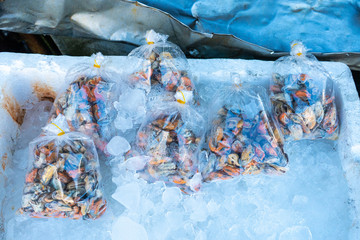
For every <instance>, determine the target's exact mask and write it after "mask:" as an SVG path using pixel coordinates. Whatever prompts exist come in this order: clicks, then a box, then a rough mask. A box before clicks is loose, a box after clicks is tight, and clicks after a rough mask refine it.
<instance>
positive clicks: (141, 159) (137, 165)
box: [125, 156, 151, 171]
mask: <svg viewBox="0 0 360 240" xmlns="http://www.w3.org/2000/svg"><path fill="white" fill-rule="evenodd" d="M150 159H151V158H150V157H148V156H135V157H132V158H129V159H127V160H126V162H125V165H126V168H127V169H129V170H134V171H138V170H141V169H144V167H145V165H146V163H147V162H148V161H150Z"/></svg>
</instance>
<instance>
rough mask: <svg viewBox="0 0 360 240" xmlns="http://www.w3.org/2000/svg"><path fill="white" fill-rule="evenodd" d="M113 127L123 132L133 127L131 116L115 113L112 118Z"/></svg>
mask: <svg viewBox="0 0 360 240" xmlns="http://www.w3.org/2000/svg"><path fill="white" fill-rule="evenodd" d="M114 124H115V127H116V128H117V129H119V130H121V131H122V132H125V131H126V130H128V129H131V128H132V127H133V121H132V119H131V118H126V117H123V116H121V115H120V114H118V115H117V117H116V118H115V120H114Z"/></svg>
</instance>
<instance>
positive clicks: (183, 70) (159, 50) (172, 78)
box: [129, 30, 194, 102]
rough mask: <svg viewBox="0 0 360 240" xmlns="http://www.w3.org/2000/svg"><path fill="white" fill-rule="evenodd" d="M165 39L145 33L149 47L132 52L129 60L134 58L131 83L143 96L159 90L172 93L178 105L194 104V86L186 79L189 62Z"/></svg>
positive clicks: (188, 77)
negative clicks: (145, 93)
mask: <svg viewBox="0 0 360 240" xmlns="http://www.w3.org/2000/svg"><path fill="white" fill-rule="evenodd" d="M167 38H168V36H166V35H161V34H158V33H156V32H154V31H153V30H150V31H148V32H147V33H146V41H147V43H148V44H146V45H142V46H140V47H138V48H136V49H134V50H133V51H132V52H131V53H130V54H129V56H130V57H131V58H135V59H136V61H137V63H136V64H135V71H134V73H132V74H131V76H130V82H131V83H132V84H133V85H135V86H137V87H139V88H142V89H144V90H146V92H150V90H152V91H157V89H156V88H157V86H161V87H162V88H163V89H165V90H166V91H168V92H172V93H174V94H175V95H173V96H172V97H173V98H176V99H178V100H179V101H186V102H191V101H192V100H193V92H194V84H193V82H192V80H191V76H189V72H188V68H189V66H188V62H187V60H186V57H185V55H184V53H183V52H182V51H181V49H180V48H179V47H178V46H176V45H175V44H173V43H171V42H169V41H167Z"/></svg>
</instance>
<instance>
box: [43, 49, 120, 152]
mask: <svg viewBox="0 0 360 240" xmlns="http://www.w3.org/2000/svg"><path fill="white" fill-rule="evenodd" d="M93 59H94V60H92V61H93V62H94V63H92V64H90V63H83V64H79V65H76V66H74V67H73V68H72V69H70V70H69V72H68V74H67V79H68V80H69V82H70V83H69V87H68V88H67V90H66V92H64V93H63V94H61V95H60V96H59V97H58V98H57V99H56V100H55V102H54V107H53V109H52V111H51V115H50V119H49V122H51V121H52V120H53V119H54V118H56V117H57V116H58V115H59V114H62V115H64V116H65V118H66V120H67V121H68V124H69V126H70V130H71V131H79V132H82V133H84V134H86V135H88V136H91V137H92V139H93V140H94V142H95V144H96V146H97V147H98V148H99V149H100V150H104V148H105V146H106V141H107V140H109V138H110V136H111V127H110V125H111V123H112V121H113V119H114V118H115V114H116V111H115V109H114V108H113V104H112V103H113V102H114V101H115V99H116V97H117V96H116V95H117V90H116V84H115V81H114V76H113V73H112V72H111V71H110V70H109V69H108V68H106V59H105V58H104V56H103V55H102V54H101V53H98V54H96V55H95V56H93Z"/></svg>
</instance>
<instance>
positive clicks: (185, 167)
mask: <svg viewBox="0 0 360 240" xmlns="http://www.w3.org/2000/svg"><path fill="white" fill-rule="evenodd" d="M189 108H190V106H187V105H184V106H181V107H179V103H173V106H172V105H171V104H170V105H169V106H166V107H165V108H164V109H160V110H159V112H154V113H153V114H150V115H149V116H148V120H146V121H145V122H144V124H143V125H142V126H141V127H140V130H139V132H138V134H137V140H136V146H135V148H137V152H134V151H132V152H129V154H128V155H127V156H126V159H129V158H131V157H133V156H136V155H142V156H147V157H148V159H149V160H148V161H147V163H146V165H145V167H144V168H143V169H141V170H138V173H139V175H140V176H142V177H143V178H144V179H146V180H147V181H148V182H154V181H158V180H161V181H164V182H165V183H166V184H168V185H176V186H178V187H179V188H181V189H182V190H183V191H184V192H189V190H190V189H189V180H190V179H191V178H192V177H193V176H194V174H195V173H196V171H197V165H196V161H197V153H198V149H199V146H200V142H201V138H202V134H203V130H202V128H203V120H202V118H201V116H200V115H198V114H197V113H195V112H194V111H193V110H190V109H189ZM188 111H189V112H188ZM198 118H199V119H198ZM188 121H194V122H195V123H196V124H197V126H198V128H194V127H193V126H191V124H192V123H189V122H188ZM197 122H199V123H197Z"/></svg>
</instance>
